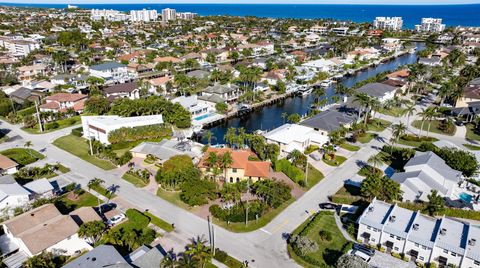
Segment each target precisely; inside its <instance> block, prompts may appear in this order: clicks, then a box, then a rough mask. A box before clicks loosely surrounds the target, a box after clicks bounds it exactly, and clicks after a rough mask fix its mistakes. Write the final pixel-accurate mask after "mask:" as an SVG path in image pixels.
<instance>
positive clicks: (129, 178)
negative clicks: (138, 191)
mask: <svg viewBox="0 0 480 268" xmlns="http://www.w3.org/2000/svg"><path fill="white" fill-rule="evenodd" d="M122 179H124V180H126V181H128V182H130V183H131V184H133V185H134V186H135V187H139V188H142V187H145V186H147V184H146V183H145V182H144V181H143V180H142V179H140V178H139V177H137V176H134V175H132V174H130V173H128V172H125V174H123V176H122Z"/></svg>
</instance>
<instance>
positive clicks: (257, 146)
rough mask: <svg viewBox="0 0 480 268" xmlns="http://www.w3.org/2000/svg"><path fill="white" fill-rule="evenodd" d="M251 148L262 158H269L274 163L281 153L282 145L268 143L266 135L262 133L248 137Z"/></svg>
mask: <svg viewBox="0 0 480 268" xmlns="http://www.w3.org/2000/svg"><path fill="white" fill-rule="evenodd" d="M248 143H249V145H250V149H251V150H252V151H253V152H254V153H255V154H256V155H257V156H258V158H260V159H261V160H267V159H269V160H270V161H271V162H272V163H275V162H276V161H277V158H278V156H279V154H280V147H279V146H278V145H277V144H272V143H266V141H265V137H263V136H261V135H250V136H249V137H248Z"/></svg>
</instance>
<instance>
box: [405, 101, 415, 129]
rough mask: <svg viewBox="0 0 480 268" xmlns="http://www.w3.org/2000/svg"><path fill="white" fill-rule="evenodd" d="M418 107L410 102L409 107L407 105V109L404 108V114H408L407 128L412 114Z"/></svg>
mask: <svg viewBox="0 0 480 268" xmlns="http://www.w3.org/2000/svg"><path fill="white" fill-rule="evenodd" d="M416 111H417V109H415V104H413V103H412V104H409V105H407V107H405V110H403V114H404V115H407V129H408V127H409V126H410V116H412V115H414V114H415V112H416Z"/></svg>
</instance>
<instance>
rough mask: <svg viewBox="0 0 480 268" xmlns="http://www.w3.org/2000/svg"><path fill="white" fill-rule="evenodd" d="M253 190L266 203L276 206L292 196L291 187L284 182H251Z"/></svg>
mask: <svg viewBox="0 0 480 268" xmlns="http://www.w3.org/2000/svg"><path fill="white" fill-rule="evenodd" d="M252 189H253V192H254V193H255V195H257V196H258V197H260V198H261V199H262V200H263V201H264V202H265V203H266V204H268V205H269V206H271V207H273V208H278V207H279V206H281V205H282V204H283V203H285V202H286V201H288V200H289V199H291V198H292V194H291V193H290V191H291V188H290V186H288V185H287V184H286V183H284V182H278V181H273V180H261V181H257V182H255V183H254V184H253V187H252Z"/></svg>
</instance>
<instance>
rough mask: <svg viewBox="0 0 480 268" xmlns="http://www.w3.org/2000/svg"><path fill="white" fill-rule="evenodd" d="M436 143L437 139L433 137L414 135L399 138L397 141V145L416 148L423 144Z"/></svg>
mask: <svg viewBox="0 0 480 268" xmlns="http://www.w3.org/2000/svg"><path fill="white" fill-rule="evenodd" d="M436 141H438V139H437V138H434V137H426V136H416V135H410V134H407V135H403V136H401V137H400V139H399V140H398V143H399V144H403V145H407V146H412V147H418V146H420V144H422V143H423V142H436Z"/></svg>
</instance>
